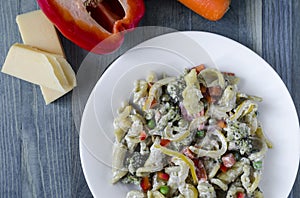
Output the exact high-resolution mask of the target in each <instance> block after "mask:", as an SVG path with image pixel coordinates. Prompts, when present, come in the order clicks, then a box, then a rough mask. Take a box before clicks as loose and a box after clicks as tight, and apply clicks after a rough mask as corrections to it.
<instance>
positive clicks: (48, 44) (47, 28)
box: [16, 10, 76, 104]
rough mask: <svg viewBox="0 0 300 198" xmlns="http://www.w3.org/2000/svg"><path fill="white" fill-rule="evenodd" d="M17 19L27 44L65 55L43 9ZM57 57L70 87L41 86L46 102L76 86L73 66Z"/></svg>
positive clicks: (55, 98)
mask: <svg viewBox="0 0 300 198" xmlns="http://www.w3.org/2000/svg"><path fill="white" fill-rule="evenodd" d="M16 21H17V24H18V26H19V31H20V33H21V37H22V40H23V42H24V43H25V44H28V45H31V46H34V47H37V48H39V49H41V50H44V51H48V52H52V53H55V54H59V55H61V56H64V57H65V54H64V51H63V48H62V46H61V42H60V39H59V37H58V35H57V32H56V30H55V27H54V26H53V24H52V23H51V22H50V21H49V19H48V18H47V17H46V16H45V14H44V13H43V12H42V11H41V10H37V11H33V12H29V13H26V14H21V15H18V16H17V18H16ZM56 59H57V61H58V62H59V63H60V66H61V68H62V70H63V73H64V75H65V77H66V78H67V80H68V83H69V87H67V88H66V89H65V91H64V92H61V91H58V90H54V89H50V88H48V87H45V86H41V91H42V94H43V97H44V100H45V102H46V104H49V103H51V102H53V101H55V100H57V99H58V98H60V97H61V96H63V95H65V94H66V93H67V92H69V91H71V90H72V89H73V88H74V87H76V77H75V73H74V71H73V70H72V68H71V66H70V65H69V64H68V63H67V61H66V60H65V59H62V58H61V57H60V58H56Z"/></svg>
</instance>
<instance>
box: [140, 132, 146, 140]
mask: <svg viewBox="0 0 300 198" xmlns="http://www.w3.org/2000/svg"><path fill="white" fill-rule="evenodd" d="M146 138H147V134H146V132H145V131H142V132H141V133H140V140H141V141H144V140H145V139H146Z"/></svg>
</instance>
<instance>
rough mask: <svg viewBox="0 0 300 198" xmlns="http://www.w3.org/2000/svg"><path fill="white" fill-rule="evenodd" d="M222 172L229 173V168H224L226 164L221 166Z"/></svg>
mask: <svg viewBox="0 0 300 198" xmlns="http://www.w3.org/2000/svg"><path fill="white" fill-rule="evenodd" d="M220 170H221V171H222V172H223V173H226V172H227V167H226V166H224V164H221V166H220Z"/></svg>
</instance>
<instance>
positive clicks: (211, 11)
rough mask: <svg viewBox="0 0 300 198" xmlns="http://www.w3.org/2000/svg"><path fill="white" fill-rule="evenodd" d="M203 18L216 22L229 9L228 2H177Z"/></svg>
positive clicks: (222, 0) (227, 0) (221, 0)
mask: <svg viewBox="0 0 300 198" xmlns="http://www.w3.org/2000/svg"><path fill="white" fill-rule="evenodd" d="M178 1H179V2H180V3H182V4H183V5H185V6H186V7H188V8H189V9H191V10H193V11H194V12H196V13H197V14H199V15H201V16H203V17H204V18H206V19H208V20H211V21H217V20H219V19H221V18H222V17H223V15H224V14H225V13H226V11H227V10H228V9H229V5H230V0H178Z"/></svg>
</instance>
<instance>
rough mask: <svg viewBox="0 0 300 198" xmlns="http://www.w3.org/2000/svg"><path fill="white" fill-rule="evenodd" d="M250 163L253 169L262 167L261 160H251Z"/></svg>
mask: <svg viewBox="0 0 300 198" xmlns="http://www.w3.org/2000/svg"><path fill="white" fill-rule="evenodd" d="M252 165H253V168H254V169H256V170H260V169H261V168H262V161H256V162H253V163H252Z"/></svg>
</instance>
